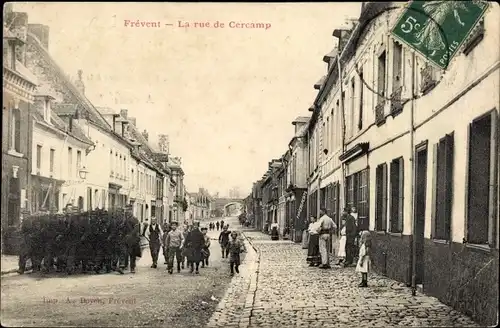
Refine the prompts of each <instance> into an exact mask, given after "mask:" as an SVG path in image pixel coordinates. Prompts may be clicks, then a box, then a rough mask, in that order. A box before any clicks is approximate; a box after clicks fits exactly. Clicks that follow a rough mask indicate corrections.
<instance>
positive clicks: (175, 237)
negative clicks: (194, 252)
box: [164, 221, 184, 274]
mask: <svg viewBox="0 0 500 328" xmlns="http://www.w3.org/2000/svg"><path fill="white" fill-rule="evenodd" d="M177 225H178V223H177V221H172V222H171V223H170V227H171V229H172V230H170V231H169V232H168V234H167V238H166V239H165V244H164V246H165V248H166V249H167V251H168V261H167V262H168V264H167V265H168V266H167V270H168V273H170V274H172V272H173V268H174V257H175V258H176V260H177V272H181V261H182V252H181V250H182V248H183V247H184V235H183V233H182V231H179V230H177Z"/></svg>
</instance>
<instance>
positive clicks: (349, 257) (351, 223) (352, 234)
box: [341, 208, 358, 267]
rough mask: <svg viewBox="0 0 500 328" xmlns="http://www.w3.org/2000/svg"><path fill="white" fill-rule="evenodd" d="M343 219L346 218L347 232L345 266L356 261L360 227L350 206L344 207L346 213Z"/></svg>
mask: <svg viewBox="0 0 500 328" xmlns="http://www.w3.org/2000/svg"><path fill="white" fill-rule="evenodd" d="M341 219H342V220H345V234H346V241H345V253H346V255H345V261H344V267H347V266H349V265H351V264H352V263H353V261H354V256H355V251H356V248H355V245H354V242H355V239H356V235H357V233H358V228H357V226H356V221H355V219H354V217H353V216H352V215H351V211H350V209H349V208H344V213H343V214H342V217H341Z"/></svg>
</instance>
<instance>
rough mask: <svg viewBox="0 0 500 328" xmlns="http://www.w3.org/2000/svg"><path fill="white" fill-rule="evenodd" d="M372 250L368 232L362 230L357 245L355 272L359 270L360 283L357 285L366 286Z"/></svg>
mask: <svg viewBox="0 0 500 328" xmlns="http://www.w3.org/2000/svg"><path fill="white" fill-rule="evenodd" d="M371 251H372V239H371V235H370V232H369V231H368V230H364V231H363V232H362V233H361V238H360V246H359V258H358V264H357V265H356V272H361V283H360V284H359V287H368V272H370V267H371V259H370V255H371Z"/></svg>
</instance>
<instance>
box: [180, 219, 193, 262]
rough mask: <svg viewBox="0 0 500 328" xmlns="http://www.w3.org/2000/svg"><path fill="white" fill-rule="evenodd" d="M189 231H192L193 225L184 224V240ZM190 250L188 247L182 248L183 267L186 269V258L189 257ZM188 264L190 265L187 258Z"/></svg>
mask: <svg viewBox="0 0 500 328" xmlns="http://www.w3.org/2000/svg"><path fill="white" fill-rule="evenodd" d="M189 231H191V226H188V225H186V224H184V230H183V231H182V234H183V238H184V241H185V240H186V238H187V235H188V233H189ZM188 252H189V249H188V248H187V247H183V248H182V261H181V267H182V269H184V263H185V262H186V259H187V258H188ZM187 264H188V266H189V259H187Z"/></svg>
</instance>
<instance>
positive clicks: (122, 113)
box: [120, 109, 128, 119]
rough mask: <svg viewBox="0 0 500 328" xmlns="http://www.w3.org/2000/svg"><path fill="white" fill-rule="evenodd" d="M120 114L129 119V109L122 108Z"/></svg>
mask: <svg viewBox="0 0 500 328" xmlns="http://www.w3.org/2000/svg"><path fill="white" fill-rule="evenodd" d="M120 115H121V116H122V117H123V118H124V119H127V116H128V109H121V110H120Z"/></svg>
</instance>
